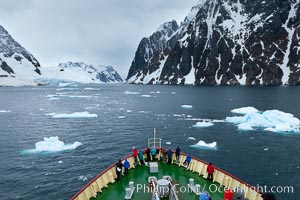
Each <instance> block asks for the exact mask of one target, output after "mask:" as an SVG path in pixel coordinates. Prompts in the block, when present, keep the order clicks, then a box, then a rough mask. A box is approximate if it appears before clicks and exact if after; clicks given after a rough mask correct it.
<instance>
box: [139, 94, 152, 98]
mask: <svg viewBox="0 0 300 200" xmlns="http://www.w3.org/2000/svg"><path fill="white" fill-rule="evenodd" d="M141 97H147V98H149V97H151V95H149V94H143V95H141Z"/></svg>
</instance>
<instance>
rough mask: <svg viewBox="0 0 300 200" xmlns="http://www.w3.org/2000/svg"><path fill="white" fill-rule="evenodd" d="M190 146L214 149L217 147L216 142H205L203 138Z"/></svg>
mask: <svg viewBox="0 0 300 200" xmlns="http://www.w3.org/2000/svg"><path fill="white" fill-rule="evenodd" d="M191 147H195V148H201V149H213V150H216V149H217V142H212V143H206V142H204V141H203V140H200V141H199V142H198V143H197V144H194V145H191Z"/></svg>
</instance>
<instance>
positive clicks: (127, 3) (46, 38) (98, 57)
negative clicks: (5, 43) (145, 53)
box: [0, 0, 198, 77]
mask: <svg viewBox="0 0 300 200" xmlns="http://www.w3.org/2000/svg"><path fill="white" fill-rule="evenodd" d="M197 1H198V0H0V25H2V26H3V27H4V28H5V29H6V30H7V31H8V32H9V33H10V34H11V35H12V37H13V38H14V39H15V40H16V41H17V42H19V43H20V44H21V45H22V46H23V47H25V48H26V49H27V50H28V51H29V52H30V53H32V54H33V55H34V56H35V57H36V58H37V59H38V61H39V62H40V64H41V65H42V66H57V65H58V63H60V62H66V61H68V60H71V61H84V62H86V63H88V64H104V65H113V66H114V67H115V68H116V69H117V70H118V71H119V72H120V73H121V75H122V76H123V77H125V76H126V75H127V72H128V69H129V67H130V64H131V61H132V59H133V57H134V53H135V51H136V49H137V46H138V43H139V42H140V40H141V39H142V38H143V37H145V36H149V35H151V34H152V33H153V32H154V31H155V30H156V29H157V28H158V26H159V25H160V24H162V23H163V22H166V21H170V20H172V19H175V20H176V21H177V22H178V23H179V22H180V21H183V20H184V17H185V16H186V15H187V14H188V13H189V11H190V9H191V7H192V6H193V5H195V3H196V2H197Z"/></svg>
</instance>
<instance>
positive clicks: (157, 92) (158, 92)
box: [149, 91, 160, 94]
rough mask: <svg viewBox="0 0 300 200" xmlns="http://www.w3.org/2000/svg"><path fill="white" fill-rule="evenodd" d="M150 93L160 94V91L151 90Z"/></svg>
mask: <svg viewBox="0 0 300 200" xmlns="http://www.w3.org/2000/svg"><path fill="white" fill-rule="evenodd" d="M149 93H150V94H160V91H156V92H149Z"/></svg>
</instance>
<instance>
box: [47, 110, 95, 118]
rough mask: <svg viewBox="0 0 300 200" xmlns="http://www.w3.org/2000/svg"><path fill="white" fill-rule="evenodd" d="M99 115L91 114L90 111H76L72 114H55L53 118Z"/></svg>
mask: <svg viewBox="0 0 300 200" xmlns="http://www.w3.org/2000/svg"><path fill="white" fill-rule="evenodd" d="M93 117H98V115H97V114H90V113H89V112H86V111H85V112H74V113H71V114H64V113H62V114H54V115H52V118H55V119H61V118H93Z"/></svg>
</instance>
